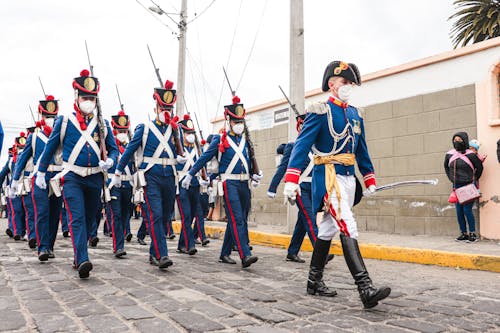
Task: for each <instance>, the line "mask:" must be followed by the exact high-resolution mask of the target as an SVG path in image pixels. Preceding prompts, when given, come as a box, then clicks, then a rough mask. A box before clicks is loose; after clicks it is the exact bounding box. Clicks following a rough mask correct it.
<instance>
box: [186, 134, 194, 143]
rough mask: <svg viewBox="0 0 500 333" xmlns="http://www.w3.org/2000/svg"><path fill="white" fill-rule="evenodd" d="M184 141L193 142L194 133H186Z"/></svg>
mask: <svg viewBox="0 0 500 333" xmlns="http://www.w3.org/2000/svg"><path fill="white" fill-rule="evenodd" d="M186 141H187V142H188V143H194V134H188V135H186Z"/></svg>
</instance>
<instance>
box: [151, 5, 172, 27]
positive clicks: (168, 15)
mask: <svg viewBox="0 0 500 333" xmlns="http://www.w3.org/2000/svg"><path fill="white" fill-rule="evenodd" d="M150 1H151V2H152V3H153V5H155V6H156V7H158V9H159V10H160V11H161V14H165V15H166V16H167V17H168V18H169V19H170V20H171V21H172V22H174V23H175V25H177V26H179V22H177V21H176V20H174V19H173V18H172V17H171V16H170V14H174V13H167V12H166V11H164V10H163V9H161V7H160V6H158V4H157V3H156V2H154V1H153V0H150ZM159 14H160V13H159ZM161 14H160V15H161ZM174 15H179V14H174Z"/></svg>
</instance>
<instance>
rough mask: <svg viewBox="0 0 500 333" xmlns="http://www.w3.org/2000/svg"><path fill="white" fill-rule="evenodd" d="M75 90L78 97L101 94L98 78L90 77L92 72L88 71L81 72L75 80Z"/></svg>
mask: <svg viewBox="0 0 500 333" xmlns="http://www.w3.org/2000/svg"><path fill="white" fill-rule="evenodd" d="M73 89H75V90H76V91H77V93H78V96H95V97H97V93H98V92H99V89H100V85H99V80H98V79H97V78H96V77H92V76H90V72H89V71H88V70H86V69H84V70H82V71H81V72H80V76H79V77H75V78H74V79H73Z"/></svg>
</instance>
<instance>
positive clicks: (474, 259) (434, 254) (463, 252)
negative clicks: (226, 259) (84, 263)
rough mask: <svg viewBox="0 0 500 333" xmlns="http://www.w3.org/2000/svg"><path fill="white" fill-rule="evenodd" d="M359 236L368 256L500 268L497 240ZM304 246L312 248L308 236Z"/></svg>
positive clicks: (284, 241) (253, 234) (281, 243)
mask: <svg viewBox="0 0 500 333" xmlns="http://www.w3.org/2000/svg"><path fill="white" fill-rule="evenodd" d="M174 227H175V230H176V232H178V231H179V229H180V224H179V223H178V222H177V223H176V224H174ZM225 227H226V224H225V223H224V222H214V221H210V222H206V223H205V228H206V232H207V234H208V235H209V237H212V238H222V237H223V235H224V231H225ZM249 237H250V242H251V243H252V244H259V245H265V246H272V247H279V248H287V247H288V244H289V243H290V238H291V235H288V234H287V233H286V227H276V226H268V225H258V226H250V227H249ZM358 239H359V243H360V249H361V252H362V254H363V256H364V257H365V258H372V259H380V260H393V261H401V262H410V263H417V264H425V265H438V266H447V267H455V268H457V269H476V270H484V271H491V272H500V243H499V242H498V241H489V240H481V241H478V242H475V243H463V242H456V241H455V239H454V237H444V236H427V235H418V236H411V235H394V234H381V233H376V232H360V234H359V237H358ZM301 250H302V251H312V246H311V243H310V242H309V239H308V238H307V237H306V239H305V240H304V243H303V245H302V248H301ZM330 253H334V254H336V255H341V254H342V247H341V245H340V242H339V240H338V237H337V238H336V239H335V240H334V241H333V242H332V247H331V250H330ZM284 255H285V252H284Z"/></svg>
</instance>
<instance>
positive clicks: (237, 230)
mask: <svg viewBox="0 0 500 333" xmlns="http://www.w3.org/2000/svg"><path fill="white" fill-rule="evenodd" d="M245 114H246V112H245V109H244V107H243V104H240V99H239V98H238V97H237V96H235V97H233V104H231V105H226V106H225V107H224V116H225V118H226V121H228V122H229V126H230V128H229V130H227V131H224V132H223V134H222V136H219V135H217V136H214V137H213V139H212V142H211V143H210V146H209V147H208V149H207V150H206V151H205V152H204V153H203V154H202V155H201V156H200V158H199V159H198V160H197V161H196V163H195V164H194V166H193V167H192V168H191V170H190V171H189V173H188V174H187V175H186V177H184V180H183V181H182V187H183V188H185V189H187V188H189V186H190V184H191V181H192V179H193V177H194V176H195V175H196V173H198V171H200V170H201V168H202V167H203V166H205V165H206V164H207V163H208V162H209V161H210V160H211V159H212V158H213V157H215V156H217V159H218V161H219V172H220V176H221V179H222V181H223V187H224V200H225V209H226V215H227V218H228V223H227V227H226V233H225V235H224V242H223V244H222V250H221V255H220V262H222V263H226V264H236V261H234V260H233V259H232V258H231V257H230V254H231V249H232V246H233V244H235V245H236V248H237V250H238V254H239V256H240V258H241V264H242V266H243V268H245V267H249V266H250V265H252V264H253V263H255V262H257V260H258V257H257V256H252V253H251V252H250V248H249V245H248V225H247V218H248V213H249V212H250V199H251V196H250V187H249V185H250V183H249V182H250V181H251V184H252V186H254V187H256V186H258V185H259V182H260V179H261V178H262V172H259V174H252V175H251V172H250V171H251V169H250V163H251V161H250V158H249V152H248V150H249V144H248V142H247V139H246V137H247V135H245V133H244V131H245V126H246V125H245V123H244V121H245Z"/></svg>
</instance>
